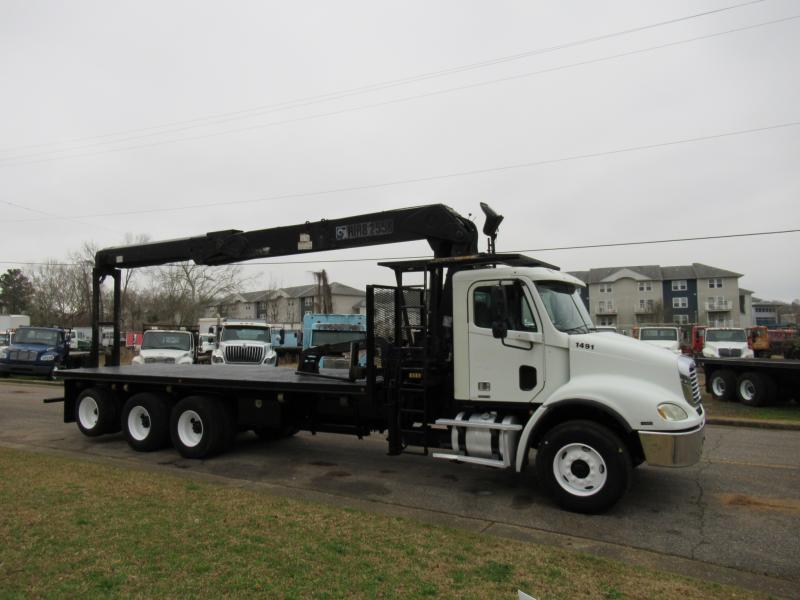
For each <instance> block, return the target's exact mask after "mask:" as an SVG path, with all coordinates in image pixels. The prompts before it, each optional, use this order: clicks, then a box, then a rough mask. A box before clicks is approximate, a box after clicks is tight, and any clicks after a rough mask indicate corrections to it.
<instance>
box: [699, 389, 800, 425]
mask: <svg viewBox="0 0 800 600" xmlns="http://www.w3.org/2000/svg"><path fill="white" fill-rule="evenodd" d="M703 406H704V407H705V408H706V411H707V415H708V416H709V417H726V418H737V419H755V420H758V421H787V422H791V423H800V404H798V403H797V402H795V401H794V400H792V401H790V402H787V403H785V404H779V405H776V406H745V405H743V404H740V403H739V402H735V401H732V402H720V401H719V400H714V399H713V398H712V397H711V396H710V395H709V394H706V393H705V392H704V393H703Z"/></svg>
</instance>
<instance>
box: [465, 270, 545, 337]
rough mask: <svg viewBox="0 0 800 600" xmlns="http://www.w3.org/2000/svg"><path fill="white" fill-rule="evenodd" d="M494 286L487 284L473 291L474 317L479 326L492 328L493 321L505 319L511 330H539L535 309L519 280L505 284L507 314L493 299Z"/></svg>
mask: <svg viewBox="0 0 800 600" xmlns="http://www.w3.org/2000/svg"><path fill="white" fill-rule="evenodd" d="M493 287H494V286H489V285H487V286H481V287H478V288H475V291H474V293H473V307H474V308H473V311H474V312H473V314H474V317H473V319H474V322H475V325H476V326H477V327H484V328H486V329H491V328H492V322H493V321H497V320H505V322H506V325H507V326H508V329H509V330H511V331H538V330H539V329H538V327H537V325H536V319H535V318H534V316H533V310H532V309H531V306H530V304H529V303H528V299H527V298H526V297H525V293H524V291H523V287H522V284H521V283H520V282H519V281H515V282H514V283H511V284H504V285H503V288H504V289H505V293H506V308H507V310H506V311H505V314H504V311H503V309H502V307H501V306H495V305H494V303H493V301H492V288H493Z"/></svg>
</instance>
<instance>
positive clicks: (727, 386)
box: [708, 369, 736, 401]
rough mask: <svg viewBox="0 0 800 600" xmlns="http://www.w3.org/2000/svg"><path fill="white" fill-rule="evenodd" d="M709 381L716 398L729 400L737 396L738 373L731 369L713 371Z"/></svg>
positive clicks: (712, 393) (710, 388)
mask: <svg viewBox="0 0 800 600" xmlns="http://www.w3.org/2000/svg"><path fill="white" fill-rule="evenodd" d="M708 383H709V386H708V387H709V390H710V391H711V395H712V396H713V397H714V399H715V400H722V401H728V400H733V399H734V397H735V396H736V373H734V372H733V371H731V370H730V369H717V370H716V371H713V372H712V373H711V378H710V379H709V382H708Z"/></svg>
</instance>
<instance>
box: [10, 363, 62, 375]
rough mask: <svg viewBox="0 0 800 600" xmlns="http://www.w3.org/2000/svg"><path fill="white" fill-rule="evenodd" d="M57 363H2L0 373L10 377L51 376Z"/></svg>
mask: <svg viewBox="0 0 800 600" xmlns="http://www.w3.org/2000/svg"><path fill="white" fill-rule="evenodd" d="M54 366H56V363H54V362H51V363H46V364H33V363H0V373H8V374H9V375H13V374H18V375H42V376H46V375H50V371H52V370H53V367H54Z"/></svg>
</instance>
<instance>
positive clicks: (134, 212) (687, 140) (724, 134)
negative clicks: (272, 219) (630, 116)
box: [6, 121, 800, 223]
mask: <svg viewBox="0 0 800 600" xmlns="http://www.w3.org/2000/svg"><path fill="white" fill-rule="evenodd" d="M798 125H800V121H791V122H788V123H780V124H776V125H767V126H764V127H755V128H751V129H740V130H735V131H727V132H722V133H715V134H711V135H705V136H697V137H691V138H683V139H678V140H670V141H666V142H658V143H654V144H645V145H641V146H628V147H623V148H617V149H614V150H605V151H601V152H590V153H586V154H574V155H571V156H562V157H559V158H551V159H545V160H538V161H530V162H522V163H517V164H512V165H502V166H498V167H488V168H484V169H472V170H468V171H457V172H452V173H445V174H441V175H430V176H428V177H416V178H409V179H396V180H394V181H387V182H383V183H371V184H364V185H358V186H350V187H343V188H331V189H327V190H317V191H312V192H299V193H293V194H282V195H277V196H266V197H262V198H256V199H250V200H232V201H228V202H208V203H203V204H185V205H182V206H172V207H161V208H148V209H139V210H127V211H115V212H105V213H94V214H89V215H77V216H78V217H83V218H86V217H92V218H93V217H112V216H128V215H138V214H152V213H165V212H174V211H182V210H193V209H198V208H213V207H219V206H233V205H241V204H253V203H258V202H269V201H276V200H293V199H299V198H308V197H312V196H321V195H326V194H335V193H342V192H357V191H363V190H371V189H378V188H385V187H391V186H396V185H405V184H412V183H424V182H428V181H437V180H442V179H452V178H455V177H466V176H473V175H484V174H487V173H498V172H501V171H510V170H515V169H527V168H532V167H540V166H544V165H552V164H558V163H563V162H569V161H574V160H583V159H588V158H598V157H602V156H611V155H615V154H625V153H629V152H638V151H642V150H653V149H656V148H665V147H668V146H676V145H680V144H690V143H695V142H700V141H706V140H714V139H720V138H726V137H734V136H740V135H746V134H752V133H758V132H763V131H770V130H776V129H783V128H787V127H796V126H798ZM44 220H48V219H46V218H41V219H16V220H7V221H6V222H8V223H21V222H28V221H44Z"/></svg>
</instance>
